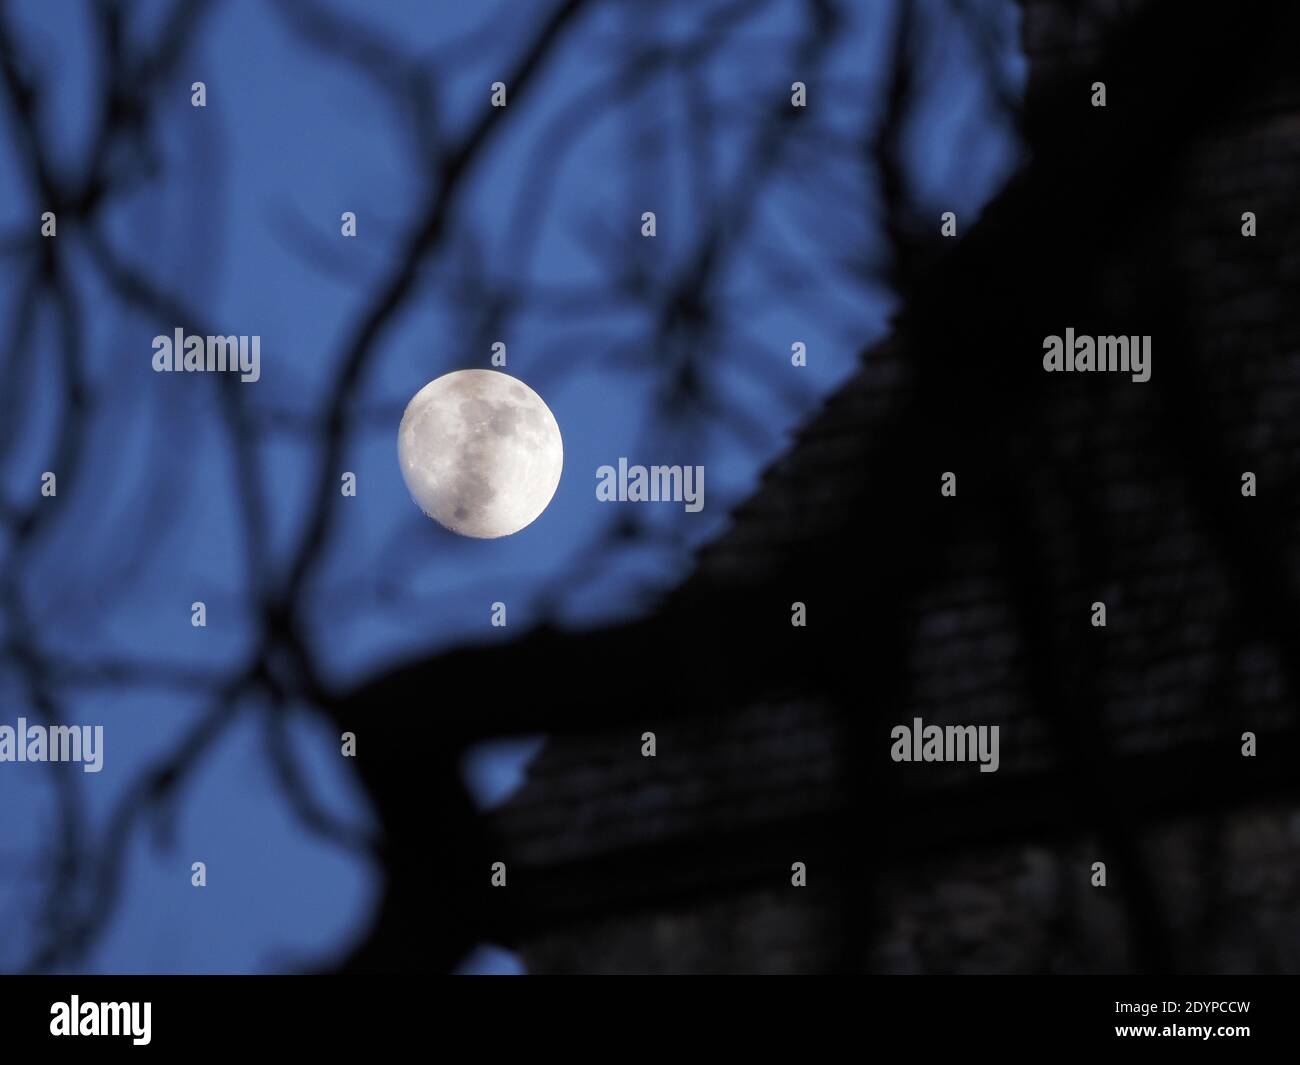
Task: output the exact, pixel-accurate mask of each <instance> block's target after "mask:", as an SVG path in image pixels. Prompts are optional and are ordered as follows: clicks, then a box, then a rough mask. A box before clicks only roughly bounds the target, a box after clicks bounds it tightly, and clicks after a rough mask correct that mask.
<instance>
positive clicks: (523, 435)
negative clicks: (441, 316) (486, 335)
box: [397, 370, 564, 540]
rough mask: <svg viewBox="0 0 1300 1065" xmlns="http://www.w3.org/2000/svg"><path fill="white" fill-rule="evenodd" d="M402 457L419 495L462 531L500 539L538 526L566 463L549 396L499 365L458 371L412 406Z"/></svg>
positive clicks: (402, 431) (401, 439)
mask: <svg viewBox="0 0 1300 1065" xmlns="http://www.w3.org/2000/svg"><path fill="white" fill-rule="evenodd" d="M397 460H398V462H399V463H400V464H401V467H402V478H403V479H404V480H405V481H406V487H407V488H408V489H410V492H411V498H413V499H414V500H415V502H416V503H417V504H418V505H419V507H420V509H421V510H423V511H424V513H425V514H427V515H428V516H429V517H431V518H433V519H434V521H436V522H438V524H440V525H442V526H445V527H446V528H448V529H450V530H451V531H452V532H454V533H459V534H460V535H461V536H474V537H478V538H479V539H484V540H487V539H493V538H495V537H498V536H509V535H510V534H511V533H517V532H518V531H519V530H520V529H522V528H524V527H525V526H527V525H531V524H532V523H533V522H534V521H535V520H536V519H537V517H538V515H540V514H541V513H542V511H544V510H545V509H546V507H547V505H548V504H549V503H550V502H551V497H552V496H554V495H555V489H556V487H557V486H558V485H559V483H560V470H561V469H562V468H563V466H564V444H563V442H562V441H561V439H560V427H559V426H558V425H557V424H556V422H555V416H554V415H553V414H552V413H551V409H550V408H549V407H548V406H547V405H546V404H545V403H544V402H543V401H542V397H541V396H539V395H538V394H537V393H536V392H534V391H533V390H532V389H531V388H529V387H528V386H527V385H526V384H524V383H523V382H522V381H520V380H518V379H516V378H514V377H511V376H510V375H509V374H504V373H498V372H497V371H496V370H456V371H455V372H454V373H449V374H443V375H442V376H441V377H439V378H436V379H435V380H433V381H430V382H429V383H428V384H427V385H425V386H424V387H423V388H422V389H420V391H418V392H417V393H416V394H415V396H414V398H412V400H411V402H410V403H408V404H407V405H406V413H405V414H403V415H402V424H401V425H400V426H399V427H398V429H397Z"/></svg>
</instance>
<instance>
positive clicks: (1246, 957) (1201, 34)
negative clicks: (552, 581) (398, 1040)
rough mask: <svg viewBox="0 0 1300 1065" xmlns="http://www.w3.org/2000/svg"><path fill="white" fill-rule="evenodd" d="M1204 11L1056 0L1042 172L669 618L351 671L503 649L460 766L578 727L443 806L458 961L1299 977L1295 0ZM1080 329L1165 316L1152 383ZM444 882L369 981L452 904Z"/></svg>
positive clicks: (983, 223)
mask: <svg viewBox="0 0 1300 1065" xmlns="http://www.w3.org/2000/svg"><path fill="white" fill-rule="evenodd" d="M1193 6H1196V5H1180V4H1169V3H1150V4H1140V5H1131V4H1093V5H1078V4H1076V5H1070V4H1049V3H1047V2H1038V0H1032V2H1029V3H1027V5H1026V13H1025V19H1024V34H1025V45H1026V51H1027V53H1028V54H1029V56H1030V57H1031V79H1030V89H1029V93H1028V99H1027V103H1026V110H1025V116H1024V134H1025V138H1026V143H1027V145H1028V148H1029V152H1030V157H1029V161H1028V162H1027V164H1026V166H1025V168H1024V169H1023V170H1022V172H1021V173H1020V174H1018V175H1017V176H1016V178H1015V179H1014V180H1013V181H1012V182H1011V183H1010V184H1009V185H1008V187H1007V188H1006V190H1005V191H1004V192H1003V194H1002V195H1001V196H1000V197H999V198H998V199H997V200H996V201H995V202H994V203H993V204H991V205H990V207H989V208H988V209H987V211H986V212H985V214H984V216H983V217H982V218H981V219H980V220H979V221H978V222H977V223H974V224H971V225H969V226H967V225H965V220H962V225H963V228H962V235H961V237H960V239H959V240H957V241H955V242H951V244H948V243H944V244H943V245H942V246H941V248H940V250H939V251H937V252H935V251H932V250H930V249H929V247H928V245H927V246H926V247H925V248H921V247H918V249H917V255H916V257H915V258H914V259H913V260H912V261H913V262H914V263H916V264H918V265H916V266H915V269H914V272H913V273H912V274H911V275H910V276H909V277H908V278H907V284H906V288H905V293H906V298H905V300H904V304H903V308H902V311H901V312H900V314H899V315H898V318H897V321H896V323H895V329H894V331H893V333H892V335H891V337H890V338H889V339H888V340H887V341H886V342H884V343H883V344H881V345H879V346H877V347H875V348H873V349H872V350H870V351H867V352H865V353H864V355H863V358H862V365H861V368H860V370H859V371H858V372H857V373H856V374H855V376H854V377H853V378H852V379H851V380H850V381H849V382H848V383H847V384H846V385H845V386H844V387H843V388H842V389H841V390H840V391H839V392H838V393H837V394H836V395H834V396H833V397H832V398H831V399H830V401H829V402H828V403H827V404H826V405H825V408H824V409H823V410H822V411H821V412H820V413H819V414H818V415H817V416H816V417H815V418H813V419H812V420H811V421H810V422H809V424H808V425H807V426H806V427H805V428H804V429H803V430H802V431H801V432H800V433H799V434H798V437H797V439H796V440H795V441H794V442H793V445H792V446H791V448H790V450H789V452H788V454H787V455H786V456H785V457H784V458H782V459H781V460H780V461H779V462H777V463H776V464H775V465H774V466H773V467H772V468H771V469H770V470H769V471H768V472H767V473H766V475H765V476H764V478H763V480H762V483H761V485H760V487H759V488H758V490H757V491H756V492H755V493H754V495H753V497H752V498H751V499H750V500H749V501H748V502H747V503H746V504H744V505H743V506H742V507H740V508H739V509H738V510H737V511H736V513H735V514H734V516H733V520H732V522H731V524H730V527H729V529H728V530H727V531H726V532H725V534H724V535H722V536H721V537H720V538H719V539H718V540H716V541H715V542H714V543H712V544H710V545H709V546H708V547H707V548H706V549H705V550H704V551H703V552H702V553H701V554H700V557H699V560H698V566H697V569H696V571H695V573H694V575H693V576H692V577H691V578H690V579H689V580H688V581H687V583H686V584H684V585H683V586H682V587H681V588H679V589H678V590H677V591H676V592H674V593H673V594H672V595H671V596H669V597H668V599H667V600H666V601H665V602H664V603H663V604H662V606H661V607H660V608H659V609H658V610H656V611H655V612H654V613H652V614H651V615H650V616H649V617H647V618H645V619H643V620H640V621H637V622H634V623H630V624H625V625H621V626H616V627H612V628H607V629H602V630H600V631H596V632H580V633H568V632H559V631H553V630H542V631H538V632H534V633H532V634H530V635H528V636H526V637H524V638H523V639H521V640H519V641H517V642H515V643H513V644H510V645H508V646H504V647H494V648H483V649H474V650H458V651H456V652H453V653H449V654H447V655H444V656H440V657H438V658H434V659H431V660H429V661H427V662H424V663H421V664H418V665H415V666H411V667H408V668H406V669H404V670H400V671H398V672H396V673H394V674H392V675H391V676H390V677H388V678H385V679H384V680H383V681H381V682H379V683H377V684H373V685H370V686H368V687H367V688H366V689H364V690H362V691H358V692H355V693H352V695H351V696H350V697H349V698H348V699H345V700H343V702H342V703H341V704H340V708H339V710H338V716H339V719H340V720H343V721H346V720H348V715H349V712H350V711H353V710H356V709H357V708H359V707H363V706H366V705H377V704H383V703H385V702H387V701H391V699H392V698H393V697H394V693H398V692H410V691H413V690H420V688H421V686H422V685H423V684H424V682H425V678H426V677H427V678H434V677H436V678H437V680H438V685H439V686H440V687H442V688H446V687H448V686H450V685H464V686H465V688H466V689H470V690H472V689H473V688H474V686H475V678H479V677H482V676H483V675H484V672H485V671H488V672H489V673H490V675H491V676H493V677H494V678H498V683H499V690H494V692H493V693H492V696H491V700H490V702H491V706H490V707H488V708H486V709H484V711H483V714H482V717H481V720H480V719H479V717H478V715H476V714H475V712H473V711H472V710H471V709H469V708H466V709H464V710H461V711H457V712H455V713H451V714H449V715H447V717H446V718H445V719H444V720H443V721H442V722H441V723H440V725H439V728H440V729H443V730H444V731H443V732H442V733H440V734H441V735H443V736H444V738H446V737H447V736H448V734H450V735H449V738H446V747H447V755H446V770H447V772H446V774H445V775H446V777H447V779H448V780H451V779H452V767H453V766H454V760H455V758H456V757H458V756H459V751H460V750H462V749H463V747H464V746H465V745H466V744H468V743H470V742H473V741H475V740H477V739H481V738H484V737H487V736H492V735H508V734H511V733H518V732H536V731H540V732H545V733H547V735H548V736H549V737H550V739H549V743H548V745H547V747H546V749H545V751H544V752H543V753H542V754H541V756H540V757H539V758H538V760H537V761H536V762H535V763H534V765H533V766H532V767H531V769H530V772H529V779H528V781H527V783H526V785H525V786H524V787H523V788H522V789H521V790H520V791H519V793H518V794H517V795H515V796H514V797H513V798H512V799H511V800H510V801H509V802H508V803H507V804H506V805H504V806H503V807H502V808H500V809H499V810H496V811H494V812H492V813H491V814H489V815H487V816H485V817H480V816H477V815H476V814H474V813H473V812H472V810H471V809H470V808H469V804H468V801H467V800H466V799H465V798H464V796H463V794H462V793H461V792H460V791H459V788H458V786H457V785H454V784H451V783H444V784H443V785H442V786H441V788H440V790H439V791H438V792H437V798H436V801H437V803H438V809H439V827H440V829H441V830H442V835H441V837H440V845H439V849H437V851H436V853H435V855H434V858H435V862H434V866H433V867H432V869H430V868H429V867H425V868H424V869H423V871H421V872H419V873H418V874H417V872H416V871H414V870H411V871H408V872H409V873H410V875H411V876H417V875H418V876H423V877H425V878H427V881H426V882H433V883H436V884H439V885H441V886H442V888H441V890H442V894H440V895H437V896H436V899H437V901H436V910H437V912H436V913H432V914H428V913H427V912H426V913H425V915H424V916H423V918H422V920H425V921H429V922H432V923H433V925H434V926H435V927H434V930H433V934H434V936H435V939H436V942H437V943H438V944H439V949H438V955H437V956H438V959H439V960H440V962H442V963H454V961H455V959H456V958H457V957H459V955H460V954H461V953H462V952H463V951H464V949H466V948H467V947H468V946H469V945H471V944H472V943H473V942H476V941H479V940H483V939H489V940H493V941H497V942H503V943H506V944H508V945H511V946H513V947H515V948H516V949H518V950H520V951H521V952H522V954H523V957H524V958H525V960H526V962H527V965H528V967H529V969H530V971H533V972H557V971H558V972H717V971H728V972H733V971H734V972H812V971H874V972H1114V971H1142V970H1149V971H1196V972H1200V971H1295V970H1296V969H1298V968H1300V802H1298V801H1297V795H1296V792H1297V782H1300V773H1298V772H1297V769H1298V767H1300V728H1298V724H1300V722H1298V721H1297V713H1296V676H1295V666H1294V664H1293V663H1294V660H1295V659H1294V654H1293V650H1294V648H1295V647H1296V646H1297V642H1298V640H1300V599H1298V598H1297V589H1296V579H1295V575H1296V572H1297V571H1296V546H1295V545H1296V543H1297V541H1296V536H1295V533H1296V530H1297V525H1298V523H1300V494H1297V491H1296V489H1297V469H1300V467H1298V466H1297V463H1296V457H1297V453H1298V451H1300V418H1298V417H1297V413H1300V409H1298V405H1297V396H1298V395H1300V312H1298V309H1297V303H1296V299H1295V294H1296V293H1297V292H1298V291H1300V224H1298V223H1300V218H1297V212H1298V211H1300V206H1298V204H1297V198H1296V195H1295V190H1296V188H1297V187H1298V184H1297V178H1298V177H1300V86H1298V85H1297V81H1298V76H1300V70H1298V69H1297V67H1296V65H1295V63H1294V60H1293V56H1292V55H1291V54H1290V49H1291V47H1292V45H1291V44H1290V42H1293V41H1294V40H1295V39H1296V37H1295V30H1296V28H1297V26H1296V23H1297V17H1296V14H1295V11H1294V5H1276V4H1275V5H1268V4H1250V3H1248V4H1245V5H1243V7H1242V10H1240V11H1231V12H1230V11H1229V10H1228V9H1226V8H1223V7H1222V6H1221V5H1216V6H1213V7H1206V8H1205V9H1203V10H1200V9H1198V12H1197V13H1196V14H1193V13H1192V12H1191V10H1190V8H1191V7H1193ZM1211 13H1212V14H1213V17H1210V14H1211ZM1096 81H1102V82H1104V83H1105V84H1106V89H1107V105H1106V106H1105V107H1104V108H1102V107H1094V106H1093V105H1092V103H1091V97H1092V91H1091V86H1092V84H1093V83H1094V82H1096ZM1247 211H1249V212H1253V214H1254V215H1255V218H1256V220H1257V222H1256V224H1257V226H1258V230H1257V235H1256V236H1244V235H1243V221H1242V215H1243V212H1247ZM934 229H935V232H936V235H937V231H938V219H935V220H934ZM1067 328H1071V329H1074V330H1075V331H1076V332H1077V333H1079V334H1089V335H1110V334H1122V335H1126V336H1141V335H1149V336H1150V337H1151V338H1152V341H1151V344H1152V364H1151V378H1150V380H1149V381H1147V382H1145V383H1142V382H1135V381H1133V380H1132V379H1131V376H1130V375H1129V374H1121V373H1096V372H1094V373H1046V372H1044V369H1043V366H1042V356H1043V342H1044V338H1045V337H1046V336H1049V335H1053V334H1058V335H1059V334H1062V333H1064V331H1065V330H1066V329H1067ZM792 372H797V371H792ZM945 472H952V473H954V474H955V475H956V484H957V492H956V495H955V496H954V497H951V498H949V497H944V496H943V495H941V493H940V484H941V475H942V474H944V473H945ZM1247 472H1249V473H1252V474H1254V476H1255V478H1256V481H1257V494H1256V495H1254V496H1248V495H1244V494H1243V487H1242V486H1243V474H1245V473H1247ZM795 602H802V603H804V604H805V605H806V609H807V625H806V627H794V626H792V625H791V606H792V604H793V603H795ZM1095 602H1101V603H1104V604H1105V606H1106V610H1107V624H1106V626H1105V627H1096V626H1094V624H1093V623H1092V618H1093V604H1094V603H1095ZM915 718H921V719H922V720H923V721H924V722H925V723H926V724H938V725H948V724H962V725H964V724H974V725H988V726H992V725H997V726H999V728H1000V767H999V769H998V771H997V772H996V773H987V774H982V773H980V772H978V768H977V766H975V765H973V764H938V763H936V764H919V765H918V764H901V763H895V762H894V761H893V760H892V759H891V758H890V749H891V738H890V730H891V729H892V728H893V727H894V726H896V725H899V724H910V723H911V722H912V721H913V719H915ZM646 731H653V732H654V733H655V734H656V739H657V747H658V754H657V756H656V757H654V758H645V757H642V755H641V742H642V741H641V737H642V733H643V732H646ZM1245 732H1253V733H1254V734H1255V736H1256V737H1257V744H1258V753H1257V754H1256V755H1255V756H1254V757H1243V754H1242V746H1243V740H1242V736H1243V733H1245ZM390 768H391V767H390ZM362 771H363V772H364V771H365V770H364V767H362ZM369 783H370V784H371V786H372V791H374V792H376V793H378V794H382V793H383V790H384V785H383V784H382V782H378V781H371V782H369ZM410 821H411V824H410V825H409V826H408V827H409V828H410V831H411V832H412V833H413V834H414V833H415V832H416V831H417V823H418V822H419V821H420V818H418V817H417V815H416V813H412V815H411V818H410ZM389 827H390V833H391V831H392V826H391V825H390V826H389ZM399 832H400V826H399ZM443 855H448V856H450V858H451V860H450V861H449V862H446V863H445V865H444V862H443V861H442V858H441V856H443ZM498 860H499V861H504V862H505V863H506V864H507V867H508V869H509V886H508V887H507V888H506V889H504V890H502V889H493V888H491V887H490V886H489V881H488V874H489V866H490V864H491V862H493V861H498ZM794 862H803V863H805V864H806V868H807V886H806V887H794V886H792V884H791V866H792V863H794ZM1094 862H1104V863H1105V866H1106V873H1107V882H1106V886H1105V887H1094V886H1093V883H1092V881H1093V871H1092V870H1093V863H1094ZM444 868H451V869H453V870H454V871H451V872H447V873H444V872H441V871H439V870H443V869H444ZM447 877H450V882H449V883H448V882H446V878H447ZM403 883H404V882H403V880H402V871H401V870H399V871H398V875H397V877H396V879H395V880H394V886H393V888H392V889H391V895H390V900H389V908H388V909H387V910H386V912H385V915H384V916H383V917H382V918H381V921H380V923H379V924H378V925H377V926H376V931H375V933H374V936H373V937H372V940H371V941H370V942H369V943H368V944H367V946H366V947H365V948H363V950H362V952H361V953H360V954H359V955H358V959H356V963H357V964H358V965H359V966H361V967H365V965H366V964H367V963H368V959H373V958H376V957H380V958H382V957H385V956H387V955H385V954H384V951H385V950H391V949H392V947H393V944H394V942H395V939H394V937H395V936H397V935H398V932H397V931H396V930H397V929H399V928H402V927H405V928H408V929H409V928H410V927H413V926H412V925H410V924H409V923H408V924H402V921H401V918H400V915H401V914H407V915H408V916H409V913H410V911H411V909H412V908H413V907H415V906H416V905H417V902H418V901H419V900H418V898H417V896H418V888H416V887H403V886H402V885H403ZM424 905H425V908H426V910H427V908H428V904H427V903H425V904H424ZM367 951H374V952H375V953H374V954H371V955H368V954H367Z"/></svg>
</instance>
